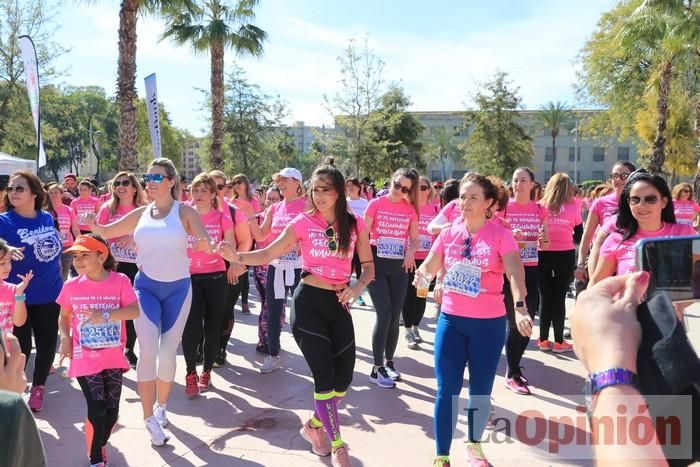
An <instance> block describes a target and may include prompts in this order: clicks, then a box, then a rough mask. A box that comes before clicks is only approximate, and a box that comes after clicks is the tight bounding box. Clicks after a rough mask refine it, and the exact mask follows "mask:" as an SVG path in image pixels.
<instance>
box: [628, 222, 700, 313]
mask: <svg viewBox="0 0 700 467" xmlns="http://www.w3.org/2000/svg"><path fill="white" fill-rule="evenodd" d="M636 260H637V270H639V271H641V270H644V271H648V272H649V273H650V274H651V280H650V281H649V287H648V289H647V294H648V295H651V294H652V293H653V292H654V291H656V290H663V291H665V292H666V293H667V294H668V295H669V297H670V298H671V300H672V301H674V302H687V301H693V300H698V299H700V236H698V235H695V236H688V237H663V238H645V239H642V240H640V241H638V242H637V245H636Z"/></svg>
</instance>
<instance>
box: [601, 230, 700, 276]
mask: <svg viewBox="0 0 700 467" xmlns="http://www.w3.org/2000/svg"><path fill="white" fill-rule="evenodd" d="M683 235H695V229H693V228H692V227H691V226H689V225H683V224H667V223H665V222H664V226H663V227H662V228H661V229H659V230H657V231H654V232H648V231H643V230H638V231H637V233H636V234H635V235H634V236H633V237H632V238H629V239H627V240H625V241H624V242H622V234H620V233H618V232H612V233H611V234H610V235H609V236H608V238H606V239H605V241H604V242H603V246H602V247H600V257H601V258H604V259H611V260H613V261H614V262H615V264H616V273H617V275H618V276H619V275H621V274H627V273H628V272H634V271H636V270H637V263H636V251H635V244H636V243H637V240H640V239H642V238H654V237H680V236H683Z"/></svg>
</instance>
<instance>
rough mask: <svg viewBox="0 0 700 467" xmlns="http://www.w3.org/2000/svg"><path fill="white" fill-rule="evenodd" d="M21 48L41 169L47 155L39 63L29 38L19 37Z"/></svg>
mask: <svg viewBox="0 0 700 467" xmlns="http://www.w3.org/2000/svg"><path fill="white" fill-rule="evenodd" d="M19 47H20V49H21V50H22V60H23V61H24V77H25V79H26V81H27V93H28V94H29V106H30V107H31V109H32V117H33V118H34V128H36V140H37V145H38V146H39V159H38V162H37V165H38V167H39V168H41V167H43V166H45V165H46V153H45V152H44V141H43V139H42V138H41V109H40V108H39V62H38V61H37V58H36V50H35V49H34V42H32V39H31V37H29V36H20V37H19Z"/></svg>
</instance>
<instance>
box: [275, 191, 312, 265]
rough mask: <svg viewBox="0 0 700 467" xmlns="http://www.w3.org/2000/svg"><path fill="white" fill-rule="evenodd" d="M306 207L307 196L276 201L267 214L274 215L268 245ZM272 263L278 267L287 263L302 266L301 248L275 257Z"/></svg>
mask: <svg viewBox="0 0 700 467" xmlns="http://www.w3.org/2000/svg"><path fill="white" fill-rule="evenodd" d="M305 207H306V198H305V197H303V198H297V199H295V200H294V201H290V202H286V201H284V200H282V201H280V202H279V203H275V204H273V205H272V206H270V207H269V209H268V212H267V214H268V215H269V216H272V221H271V224H270V235H268V236H267V238H266V239H265V241H267V242H268V245H269V244H270V243H272V242H274V241H275V240H277V238H279V236H280V235H282V232H283V231H284V229H285V228H286V227H287V226H288V225H289V223H290V222H291V221H292V219H294V218H295V217H297V216H298V215H299V214H301V213H302V212H303V211H304V208H305ZM271 264H272V265H273V266H275V267H276V268H279V267H280V266H283V265H287V266H288V267H293V268H294V269H298V268H300V267H301V258H300V257H299V250H298V249H293V250H292V251H290V252H288V253H287V254H286V255H284V256H282V257H281V258H276V259H274V260H273V261H272V262H271Z"/></svg>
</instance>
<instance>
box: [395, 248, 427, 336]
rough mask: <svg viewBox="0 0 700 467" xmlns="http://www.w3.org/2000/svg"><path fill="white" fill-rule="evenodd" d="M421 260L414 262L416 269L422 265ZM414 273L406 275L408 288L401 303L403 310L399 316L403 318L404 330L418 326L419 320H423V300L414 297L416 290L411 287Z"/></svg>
mask: <svg viewBox="0 0 700 467" xmlns="http://www.w3.org/2000/svg"><path fill="white" fill-rule="evenodd" d="M423 261H425V260H422V259H417V260H416V269H418V268H419V267H420V265H421V264H423ZM414 275H415V274H414V272H413V271H411V272H409V273H408V286H407V287H406V299H405V300H404V302H403V309H402V310H401V315H402V316H403V325H404V327H405V328H406V329H410V328H412V327H413V326H418V325H419V324H420V320H422V319H423V315H424V314H425V302H426V299H425V298H421V297H418V296H417V295H416V288H415V287H414V286H413V277H414Z"/></svg>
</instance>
